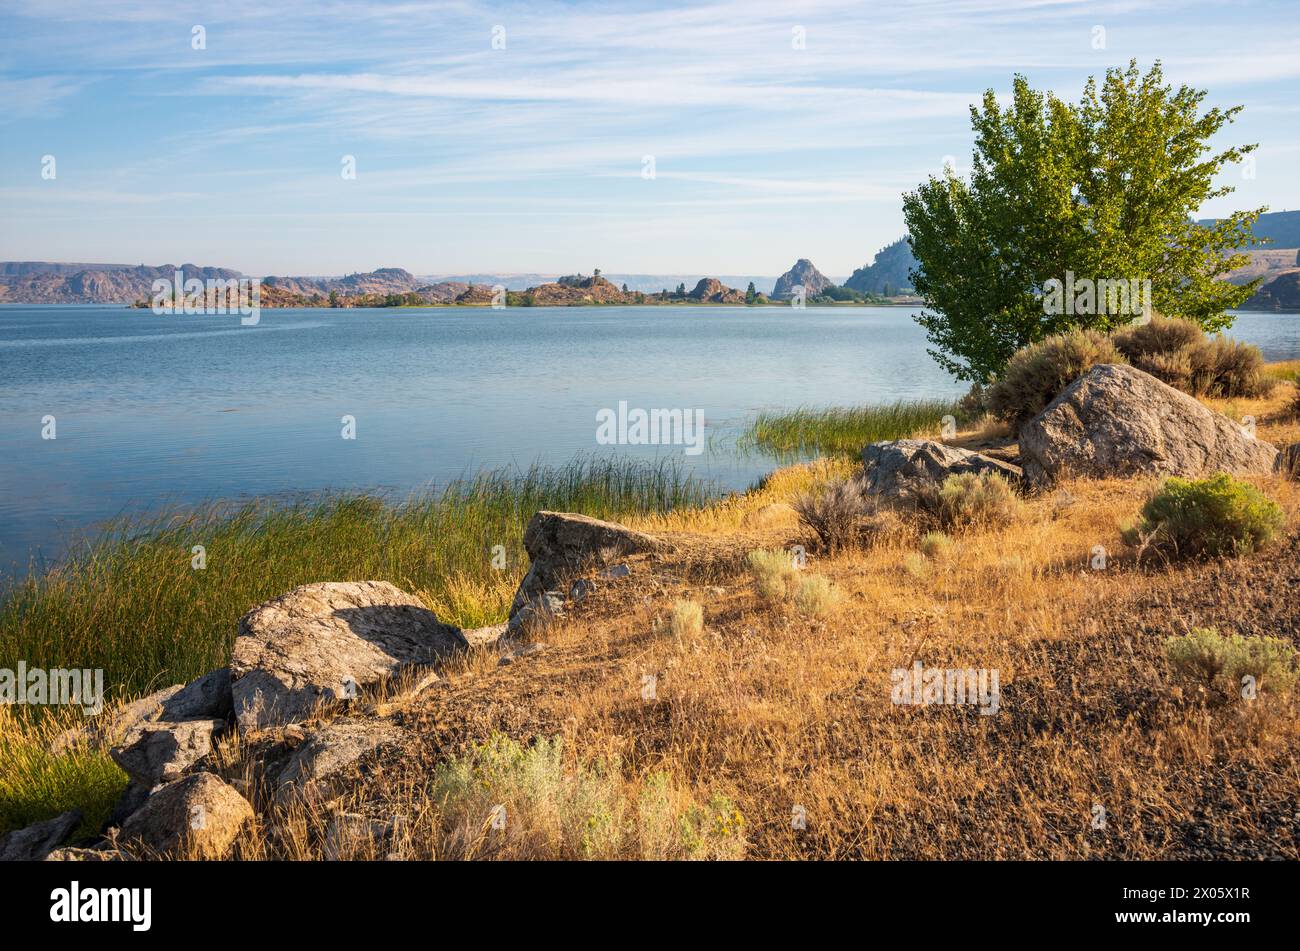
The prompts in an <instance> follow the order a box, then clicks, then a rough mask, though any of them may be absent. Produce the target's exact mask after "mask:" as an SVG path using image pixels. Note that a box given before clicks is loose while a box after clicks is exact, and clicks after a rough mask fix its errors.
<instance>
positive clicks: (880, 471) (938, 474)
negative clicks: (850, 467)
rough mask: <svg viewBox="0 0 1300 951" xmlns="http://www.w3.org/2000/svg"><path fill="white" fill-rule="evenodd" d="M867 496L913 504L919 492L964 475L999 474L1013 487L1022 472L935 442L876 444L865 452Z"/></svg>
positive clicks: (926, 440) (863, 457)
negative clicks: (945, 480)
mask: <svg viewBox="0 0 1300 951" xmlns="http://www.w3.org/2000/svg"><path fill="white" fill-rule="evenodd" d="M862 462H863V464H864V465H865V467H866V482H867V492H868V493H870V494H872V495H877V496H880V497H881V498H882V499H887V500H889V501H910V500H911V499H912V497H913V496H914V495H915V493H916V491H917V490H918V489H923V488H925V487H927V486H930V485H934V484H936V483H941V482H943V480H944V479H946V478H948V476H951V475H960V474H962V473H967V472H973V473H983V472H989V473H996V474H998V475H1001V476H1003V477H1004V478H1006V479H1007V481H1008V482H1010V483H1011V484H1012V485H1018V484H1019V483H1020V480H1021V472H1020V469H1019V468H1018V467H1016V466H1014V465H1012V464H1011V463H1009V462H1004V461H1003V460H1001V459H995V458H993V457H992V456H986V455H983V454H981V453H978V452H972V451H971V450H969V449H959V448H958V447H956V446H949V445H947V444H945V443H941V442H936V441H934V440H933V439H896V440H893V441H890V442H875V443H872V444H871V445H869V446H868V447H867V448H866V449H864V450H862Z"/></svg>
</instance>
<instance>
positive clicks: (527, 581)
mask: <svg viewBox="0 0 1300 951" xmlns="http://www.w3.org/2000/svg"><path fill="white" fill-rule="evenodd" d="M663 547H664V545H663V542H661V541H660V540H659V539H657V538H655V537H654V536H652V535H647V534H645V533H644V532H638V531H634V530H632V529H630V528H625V527H624V526H622V525H617V524H615V523H613V522H602V521H601V520H600V519H595V518H589V517H588V516H586V515H575V514H572V513H568V512H538V513H537V514H535V515H534V516H533V517H532V519H531V520H530V521H529V522H528V527H527V528H526V529H525V530H524V548H525V550H527V552H528V557H529V560H530V562H531V563H530V564H529V567H528V573H527V574H526V575H524V579H523V581H521V582H520V583H519V589H518V590H517V591H516V592H515V599H514V603H513V604H512V605H511V608H510V621H509V628H510V630H512V631H513V630H515V629H516V628H518V627H519V626H520V625H522V624H525V623H527V622H529V621H532V620H536V619H539V618H542V617H545V616H548V615H553V614H557V613H559V612H560V611H562V610H563V605H564V592H565V591H566V590H567V588H566V584H567V583H568V582H569V581H570V580H571V577H570V576H572V575H575V574H577V573H580V572H582V571H585V570H587V569H588V568H591V567H595V566H605V565H608V564H609V563H610V562H613V561H616V560H617V559H619V558H622V557H624V556H627V555H633V554H638V553H645V552H652V551H658V550H660V549H662V548H663Z"/></svg>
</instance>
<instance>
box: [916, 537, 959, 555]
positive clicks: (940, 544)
mask: <svg viewBox="0 0 1300 951" xmlns="http://www.w3.org/2000/svg"><path fill="white" fill-rule="evenodd" d="M951 547H952V539H951V538H949V537H948V536H947V535H945V534H944V533H943V532H926V533H925V535H924V536H922V538H921V554H923V555H925V557H926V558H937V557H938V556H940V555H942V554H943V553H944V552H946V551H947V550H948V549H949V548H951Z"/></svg>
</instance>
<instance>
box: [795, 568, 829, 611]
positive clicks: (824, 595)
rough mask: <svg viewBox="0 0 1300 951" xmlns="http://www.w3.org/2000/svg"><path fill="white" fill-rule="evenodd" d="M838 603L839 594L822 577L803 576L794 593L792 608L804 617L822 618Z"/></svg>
mask: <svg viewBox="0 0 1300 951" xmlns="http://www.w3.org/2000/svg"><path fill="white" fill-rule="evenodd" d="M839 603H840V592H839V591H838V589H836V588H834V587H833V586H832V585H831V583H830V581H829V580H828V579H827V578H825V577H823V576H822V575H805V576H803V577H802V578H800V579H799V586H798V587H797V588H796V589H795V593H794V606H795V610H797V611H798V612H799V613H800V614H802V615H803V616H804V617H808V618H815V617H824V616H825V615H827V614H829V613H830V612H831V611H832V610H833V609H834V608H835V606H836V605H837V604H839Z"/></svg>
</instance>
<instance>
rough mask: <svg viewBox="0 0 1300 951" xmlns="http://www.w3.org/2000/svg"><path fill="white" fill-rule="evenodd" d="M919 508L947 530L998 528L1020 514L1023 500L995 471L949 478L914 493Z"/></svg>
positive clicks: (968, 473) (963, 474) (965, 473)
mask: <svg viewBox="0 0 1300 951" xmlns="http://www.w3.org/2000/svg"><path fill="white" fill-rule="evenodd" d="M915 499H916V503H917V508H918V509H919V511H921V512H922V513H923V514H924V515H926V516H928V517H929V518H930V520H931V521H933V522H934V523H935V524H937V525H938V526H939V527H941V528H944V529H950V528H957V527H961V526H966V525H995V524H1005V523H1007V522H1011V521H1014V520H1015V519H1016V518H1017V517H1018V516H1019V515H1020V508H1021V505H1020V499H1019V498H1018V497H1017V496H1016V493H1015V490H1013V489H1012V488H1011V485H1010V484H1009V483H1008V482H1007V480H1006V479H1004V478H1002V476H1001V475H999V474H998V473H996V472H980V473H974V472H963V473H960V474H958V475H950V476H948V478H946V479H944V480H943V483H942V484H941V485H937V486H936V485H929V486H926V487H925V488H923V489H921V490H919V491H918V492H916V493H915Z"/></svg>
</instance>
